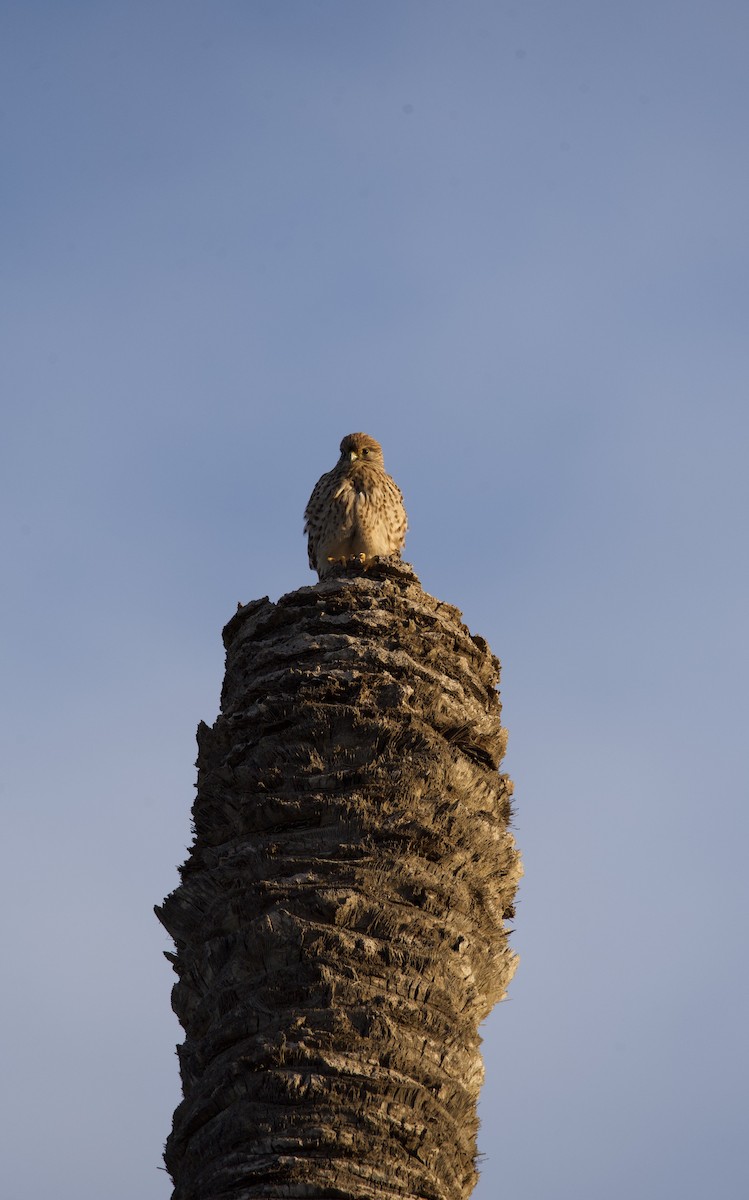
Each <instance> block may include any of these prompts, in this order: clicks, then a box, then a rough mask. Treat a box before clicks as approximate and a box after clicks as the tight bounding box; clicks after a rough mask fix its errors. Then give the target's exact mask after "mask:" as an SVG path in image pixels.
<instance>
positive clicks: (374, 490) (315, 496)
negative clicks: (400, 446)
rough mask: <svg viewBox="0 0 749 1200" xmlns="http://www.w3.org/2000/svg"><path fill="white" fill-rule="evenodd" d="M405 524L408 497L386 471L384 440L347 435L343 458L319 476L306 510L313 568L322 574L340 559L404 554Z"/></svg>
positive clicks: (309, 548) (348, 560)
mask: <svg viewBox="0 0 749 1200" xmlns="http://www.w3.org/2000/svg"><path fill="white" fill-rule="evenodd" d="M406 528H407V522H406V510H405V508H404V507H403V497H402V495H401V493H400V488H399V487H398V485H397V483H395V481H394V480H393V479H391V478H390V476H389V475H388V473H387V471H386V470H385V463H384V461H383V458H382V447H381V446H380V443H379V442H376V441H375V440H374V438H371V437H369V435H368V434H366V433H349V434H347V436H346V437H345V438H344V439H343V441H342V442H341V457H340V458H339V459H338V462H337V463H336V465H335V466H334V467H333V470H332V471H327V472H326V474H325V475H323V476H321V478H320V479H318V481H317V483H316V484H315V488H314V491H313V492H312V495H311V496H310V500H309V504H308V505H307V508H306V509H305V513H304V532H305V533H306V534H307V535H308V550H309V565H310V568H311V570H313V571H317V573H318V575H319V576H320V578H321V579H322V577H323V575H325V574H327V572H328V571H330V570H332V569H333V567H335V566H336V565H338V564H340V563H348V562H352V561H353V562H357V563H363V564H364V565H365V566H366V564H367V563H368V562H369V561H370V560H371V559H372V558H375V557H377V556H378V555H384V556H389V555H397V556H398V558H400V552H401V550H402V549H403V543H404V542H405V540H406Z"/></svg>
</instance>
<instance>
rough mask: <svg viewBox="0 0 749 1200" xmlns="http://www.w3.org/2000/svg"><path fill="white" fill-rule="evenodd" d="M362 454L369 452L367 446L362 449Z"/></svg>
mask: <svg viewBox="0 0 749 1200" xmlns="http://www.w3.org/2000/svg"><path fill="white" fill-rule="evenodd" d="M362 454H364V455H367V454H369V447H367V446H365V447H364V449H363V450H362Z"/></svg>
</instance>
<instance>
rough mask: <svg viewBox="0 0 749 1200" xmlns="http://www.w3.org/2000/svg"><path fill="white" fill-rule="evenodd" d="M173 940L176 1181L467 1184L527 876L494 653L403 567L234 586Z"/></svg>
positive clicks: (427, 1189)
mask: <svg viewBox="0 0 749 1200" xmlns="http://www.w3.org/2000/svg"><path fill="white" fill-rule="evenodd" d="M224 642H225V645H226V650H227V661H226V678H225V682H224V688H223V694H222V706H221V707H222V711H221V715H220V717H219V718H218V720H217V721H216V723H215V725H214V726H213V728H208V726H207V725H205V724H202V723H201V725H200V727H199V729H198V744H199V757H198V794H197V798H196V801H195V805H194V808H193V818H194V824H195V842H194V845H193V847H192V849H191V851H190V855H189V858H188V860H187V862H186V863H185V864H184V866H183V867H182V868H181V880H182V881H181V883H180V885H179V887H178V888H177V889H176V890H175V891H174V892H173V893H172V894H171V895H170V896H169V897H168V898H167V899H166V900H165V901H164V904H163V906H162V907H161V908H159V909H157V910H156V911H157V913H158V915H159V919H160V920H161V921H162V923H163V924H164V926H165V927H166V929H167V930H168V931H169V933H170V934H171V936H172V937H173V938H174V941H175V943H176V953H175V954H173V955H171V954H170V955H168V956H167V957H169V958H170V959H171V961H172V962H173V964H174V969H175V971H176V972H177V975H178V976H179V980H178V982H177V983H176V984H175V987H174V991H173V1007H174V1010H175V1012H176V1014H177V1016H178V1018H179V1020H180V1022H181V1024H182V1026H183V1028H184V1030H185V1041H184V1045H183V1046H181V1047H180V1049H179V1058H180V1067H181V1074H182V1082H183V1089H184V1100H183V1102H182V1103H181V1104H180V1105H179V1107H178V1108H177V1110H176V1112H175V1114H174V1126H173V1130H172V1133H171V1135H170V1137H169V1139H168V1142H167V1147H166V1155H165V1161H166V1164H167V1167H168V1169H169V1171H170V1173H171V1175H172V1178H173V1180H174V1193H173V1195H174V1200H213V1198H216V1200H218V1197H231V1198H232V1200H251V1198H260V1197H262V1198H263V1200H266V1198H270V1197H316V1198H318V1200H323V1198H332V1197H337V1198H339V1200H364V1198H370V1197H371V1198H374V1197H377V1198H378V1200H382V1198H389V1197H393V1198H394V1197H400V1198H403V1197H407V1198H408V1197H413V1198H417V1197H418V1198H420V1200H466V1197H468V1196H469V1195H470V1192H471V1191H472V1189H473V1186H474V1184H475V1181H476V1178H477V1175H476V1169H475V1157H476V1132H477V1127H478V1120H477V1116H476V1104H477V1099H478V1094H479V1089H480V1086H481V1083H482V1079H483V1065H482V1061H481V1056H480V1050H479V1047H480V1037H479V1033H478V1028H479V1024H480V1022H481V1021H483V1020H484V1018H485V1017H486V1016H487V1014H488V1013H489V1011H490V1010H491V1008H492V1007H493V1005H494V1004H496V1002H497V1001H498V1000H500V999H501V997H502V996H503V995H504V993H505V990H506V988H507V985H508V982H509V980H510V978H511V976H512V974H513V972H514V970H515V965H516V959H515V955H514V954H513V953H512V951H511V950H510V948H509V946H508V943H507V930H506V928H505V922H506V920H507V919H508V918H509V917H510V916H511V915H512V912H513V899H514V895H515V890H516V887H517V882H518V879H519V877H520V875H521V870H522V869H521V866H520V862H519V856H518V853H517V851H516V849H515V845H514V842H513V839H512V837H511V835H510V833H509V832H508V828H507V823H508V819H509V815H510V796H511V792H512V785H511V783H510V782H509V780H508V779H507V777H506V776H503V775H500V774H499V773H498V767H499V763H500V760H501V758H502V755H503V753H504V749H505V743H506V732H505V730H504V729H502V727H501V724H500V703H499V697H498V694H497V691H496V684H497V681H498V678H499V663H498V662H497V660H496V658H494V657H493V656H492V654H491V653H490V651H489V649H488V647H487V646H486V643H485V642H484V641H483V639H482V638H479V637H472V636H471V634H470V633H469V631H468V630H467V629H466V627H465V626H464V625H463V624H462V622H461V619H460V613H459V612H458V611H457V610H456V609H454V608H452V607H450V606H449V605H446V604H441V603H439V602H438V601H437V600H435V599H433V598H432V597H431V596H428V595H427V594H426V593H425V592H424V591H423V590H422V589H421V586H420V584H419V581H418V579H417V578H416V576H415V575H414V574H413V572H412V570H411V569H410V568H409V567H408V566H405V565H400V564H395V565H390V564H385V563H381V564H379V565H375V566H374V567H373V568H372V569H370V570H369V571H368V572H366V573H363V572H356V571H355V572H353V573H352V572H350V571H349V572H345V573H341V574H339V575H335V576H333V577H331V578H329V579H327V580H325V581H324V582H322V583H319V584H317V585H315V586H313V587H304V588H300V589H299V590H298V591H296V592H292V593H290V594H289V595H288V596H284V597H283V598H282V599H281V600H279V602H278V603H277V604H272V603H270V601H269V600H267V599H264V600H258V601H255V602H253V603H251V604H247V605H245V606H244V607H241V608H240V609H239V611H238V612H237V614H236V616H234V617H233V618H232V620H231V621H230V622H229V624H228V625H227V626H226V629H225V630H224Z"/></svg>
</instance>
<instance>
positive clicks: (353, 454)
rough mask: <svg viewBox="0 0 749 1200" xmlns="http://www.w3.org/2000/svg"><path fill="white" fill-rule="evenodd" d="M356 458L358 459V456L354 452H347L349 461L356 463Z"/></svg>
mask: <svg viewBox="0 0 749 1200" xmlns="http://www.w3.org/2000/svg"><path fill="white" fill-rule="evenodd" d="M358 457H359V455H358V454H357V453H356V451H355V450H349V458H350V459H351V461H352V462H356V460H357V458H358Z"/></svg>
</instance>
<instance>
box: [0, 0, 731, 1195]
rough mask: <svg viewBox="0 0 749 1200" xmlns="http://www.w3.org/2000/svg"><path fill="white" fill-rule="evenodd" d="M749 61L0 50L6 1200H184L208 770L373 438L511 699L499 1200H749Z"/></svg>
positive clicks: (335, 35)
mask: <svg viewBox="0 0 749 1200" xmlns="http://www.w3.org/2000/svg"><path fill="white" fill-rule="evenodd" d="M748 45H749V10H747V8H746V5H745V4H743V3H727V2H724V0H716V2H713V3H711V4H710V5H707V4H702V3H691V2H689V0H687V2H682V3H678V4H677V3H666V2H664V0H654V2H652V0H651V2H650V3H647V4H646V3H642V2H640V0H633V2H631V3H629V4H627V5H623V4H619V3H606V2H599V3H591V2H582V0H572V2H570V3H551V2H549V0H540V2H538V3H516V4H513V5H510V4H504V3H499V2H495V3H482V2H479V0H462V2H461V3H457V2H455V3H454V2H450V3H448V2H446V0H433V2H431V3H427V2H425V0H421V2H416V0H402V2H400V3H394V2H392V0H380V2H378V3H377V4H366V3H363V2H362V3H352V2H350V0H348V2H343V0H340V2H339V0H321V2H319V3H313V2H312V0H306V2H304V3H302V2H301V0H284V2H282V3H269V2H267V3H266V2H260V0H257V2H252V0H244V2H241V3H240V2H233V3H232V2H222V3H217V4H207V3H195V2H193V0H180V2H179V3H177V2H176V0H156V2H150V3H142V2H137V0H136V2H128V3H127V4H124V3H120V4H116V3H106V2H100V3H93V2H91V3H77V2H71V3H65V2H63V3H54V4H53V3H37V2H35V0H30V2H25V3H13V2H9V0H5V2H4V3H3V4H2V5H1V6H0V60H1V64H0V65H1V66H2V70H1V71H0V79H1V80H2V82H1V83H0V120H1V122H2V124H1V128H2V161H3V172H2V185H1V187H0V203H1V204H2V230H3V233H2V247H3V249H2V282H3V286H2V289H1V290H0V304H2V320H1V321H0V339H2V355H1V360H2V365H1V366H0V371H1V372H2V376H3V377H4V378H3V387H2V394H3V423H2V424H3V438H2V444H1V445H0V489H2V505H1V507H0V512H1V513H2V529H3V542H4V551H3V556H4V561H5V564H6V573H5V582H4V587H3V589H2V621H3V628H4V630H5V633H6V636H5V637H4V638H3V639H2V645H1V647H0V672H1V673H2V678H3V680H4V682H5V687H4V688H3V689H2V711H1V712H0V743H1V747H2V748H1V754H2V762H3V772H2V780H1V782H0V795H1V796H2V802H3V830H4V835H3V838H2V856H3V867H2V887H3V893H4V896H3V900H2V906H1V911H2V924H3V927H4V928H3V935H2V936H3V945H4V947H5V964H6V971H5V986H4V987H3V989H2V994H1V995H0V1018H1V1019H2V1022H3V1027H4V1029H5V1031H6V1036H7V1042H6V1047H5V1051H4V1068H3V1087H2V1089H0V1091H1V1092H2V1095H3V1097H4V1098H3V1099H2V1101H1V1103H2V1110H1V1115H2V1119H1V1120H0V1131H1V1132H0V1141H2V1142H7V1144H6V1145H3V1146H2V1147H0V1150H1V1152H2V1158H3V1162H4V1164H5V1165H4V1168H3V1170H4V1188H5V1189H6V1191H7V1195H8V1196H9V1197H12V1200H38V1197H39V1196H40V1195H44V1194H54V1195H56V1196H58V1197H59V1198H60V1200H67V1198H68V1197H70V1198H71V1200H72V1198H73V1197H75V1200H99V1197H100V1196H101V1195H102V1194H103V1193H104V1192H106V1194H107V1196H108V1197H109V1200H126V1198H127V1200H129V1198H130V1197H131V1196H133V1195H138V1196H140V1197H142V1198H143V1200H166V1198H167V1197H168V1196H169V1193H170V1187H169V1181H168V1179H167V1177H166V1175H165V1174H164V1173H163V1172H161V1171H159V1169H158V1167H159V1164H160V1155H161V1148H162V1144H163V1141H164V1139H165V1137H166V1135H167V1133H168V1131H169V1128H170V1123H171V1113H172V1110H173V1108H174V1106H175V1104H176V1103H177V1101H178V1098H179V1085H178V1076H177V1064H176V1059H175V1057H174V1044H175V1043H176V1042H177V1041H178V1040H179V1038H180V1031H179V1027H178V1026H177V1023H176V1021H175V1019H174V1017H173V1016H172V1014H171V1011H170V1006H169V992H170V987H171V979H172V976H171V972H170V969H169V966H168V964H167V963H166V962H165V961H164V960H163V958H162V957H161V950H162V949H165V948H168V945H169V943H168V940H167V939H166V937H165V936H164V935H163V933H162V931H161V929H160V927H159V926H158V925H157V923H156V921H155V919H154V917H153V915H152V912H151V907H152V905H153V904H154V903H156V902H158V901H160V900H161V898H162V897H163V896H164V895H165V894H166V893H167V892H169V891H170V890H171V889H172V888H173V887H174V886H175V884H176V881H177V876H176V867H177V864H178V863H179V862H181V861H182V860H183V859H184V857H185V853H186V847H187V845H188V844H189V841H190V830H189V809H190V805H191V802H192V796H193V783H194V775H195V773H194V767H193V762H194V758H195V743H194V732H195V726H196V724H197V722H198V720H200V719H205V720H207V721H209V722H211V721H212V720H213V719H215V716H216V713H217V707H218V699H219V689H220V684H221V676H222V670H223V653H222V646H221V640H220V631H221V627H222V625H223V624H224V622H225V621H226V620H227V619H228V618H229V617H230V616H231V614H232V612H233V611H234V609H235V607H236V604H237V602H238V601H240V600H241V601H243V602H244V601H247V600H250V599H252V598H255V597H258V596H262V595H265V594H269V595H270V596H271V597H272V598H274V599H275V598H277V597H278V596H279V595H281V594H283V593H284V592H286V591H289V590H291V589H293V588H296V587H298V586H301V585H304V584H307V583H310V582H312V581H313V577H312V575H311V574H310V573H309V571H308V569H307V564H306V554H305V547H304V540H303V538H302V533H301V525H302V511H303V509H304V506H305V503H306V501H307V498H308V496H309V493H310V491H311V488H312V485H313V484H314V482H315V480H316V479H317V478H318V476H319V475H320V473H321V472H322V471H323V470H326V469H328V468H329V467H330V466H332V464H333V462H334V460H335V457H336V453H337V447H338V443H339V441H340V439H341V437H342V436H343V435H344V434H345V433H348V432H351V431H353V430H357V429H364V430H366V431H367V432H369V433H371V434H373V435H374V436H376V437H377V438H378V439H379V440H380V441H381V442H382V443H383V446H384V450H385V461H386V464H387V466H388V468H389V469H390V471H391V472H392V474H393V475H394V476H395V478H396V479H397V481H398V482H399V484H400V485H401V487H402V490H403V492H404V494H405V498H406V503H407V507H408V511H409V517H410V525H411V530H410V533H409V538H408V542H407V554H406V557H407V558H408V559H409V560H410V561H411V562H412V563H413V564H414V566H415V569H416V570H417V572H418V573H419V575H420V577H421V579H422V582H423V584H424V587H425V588H426V589H427V590H428V591H429V592H431V593H432V594H434V595H436V596H438V597H440V598H441V599H443V600H446V601H449V602H450V603H453V604H456V605H457V606H458V607H459V608H461V609H462V611H463V612H464V614H465V619H466V622H467V623H468V625H469V626H470V628H471V629H472V630H473V631H474V632H476V633H481V634H483V635H484V636H485V637H486V638H487V639H488V640H489V642H490V644H491V646H492V648H493V649H494V651H495V652H496V653H497V654H498V655H499V657H500V658H501V659H502V662H503V668H504V669H503V680H502V690H503V700H504V705H505V708H504V713H505V719H506V723H507V725H508V727H509V729H510V751H509V754H508V759H507V767H508V769H509V770H510V772H511V774H512V775H513V778H514V779H515V783H516V798H517V815H516V835H517V838H518V841H519V844H520V847H521V849H522V851H523V854H524V859H525V866H526V878H525V881H524V883H523V887H522V892H521V897H520V904H519V908H518V916H517V923H516V933H515V935H514V939H513V940H514V945H515V947H516V948H517V950H518V951H519V952H520V954H521V965H520V968H519V971H518V974H517V976H516V978H515V980H514V982H513V984H512V987H511V992H510V997H509V1000H508V1002H507V1003H505V1004H503V1005H500V1006H499V1008H498V1009H497V1010H496V1011H495V1012H494V1014H493V1015H492V1016H491V1018H490V1019H489V1021H488V1022H487V1024H486V1029H485V1035H486V1040H485V1059H486V1068H487V1083H486V1086H485V1089H484V1093H483V1099H482V1104H481V1115H482V1122H483V1128H482V1134H481V1151H482V1153H483V1155H484V1156H485V1158H484V1161H483V1168H482V1169H483V1175H482V1180H481V1183H480V1184H479V1186H478V1188H477V1190H476V1192H475V1193H474V1195H475V1197H476V1200H493V1198H494V1197H495V1196H498V1195H500V1194H503V1195H504V1194H506V1195H512V1196H513V1197H515V1198H516V1200H539V1197H543V1198H544V1200H547V1198H548V1200H599V1198H600V1197H601V1196H605V1197H606V1198H607V1200H625V1197H626V1200H629V1198H630V1197H631V1196H632V1195H633V1194H636V1195H639V1196H644V1197H648V1198H649V1197H663V1196H676V1195H678V1196H679V1197H680V1200H704V1197H705V1196H708V1195H709V1196H710V1197H711V1198H713V1200H724V1198H725V1200H734V1198H735V1197H736V1196H738V1195H740V1194H742V1193H743V1191H745V1190H746V1188H747V1183H748V1182H749V1181H748V1180H747V1166H746V1153H745V1140H746V1138H745V1131H744V1124H745V1114H746V1106H747V1084H746V1080H747V1077H748V1075H749V1063H748V1062H747V1033H746V1015H745V1014H746V1011H747V1001H748V1000H749V997H748V996H747V992H748V991H749V987H748V984H749V970H748V969H747V966H746V955H745V946H746V927H747V899H748V898H749V897H748V895H747V892H748V890H749V889H748V888H747V871H746V864H745V846H746V841H747V836H749V819H748V818H747V783H746V765H745V762H746V736H747V735H746V726H747V703H746V678H747V666H748V665H749V664H748V662H747V659H748V654H747V649H748V638H747V618H746V611H747V602H746V595H747V586H746V585H747V558H746V525H747V510H748V507H749V495H747V493H748V491H749V488H748V487H747V469H746V458H747V436H748V434H749V416H748V415H747V412H748V405H747V395H748V387H747V385H748V382H749V337H748V336H747V333H748V329H747V325H748V316H749V275H748V270H747V269H748V266H749V261H748V260H749V222H748V221H747V213H748V212H749V165H748V159H747V134H746V113H747V111H749V51H748V48H747V47H748ZM41 1131H43V1143H42V1145H43V1147H44V1150H45V1152H44V1153H40V1145H39V1140H38V1139H39V1137H40V1132H41Z"/></svg>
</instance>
